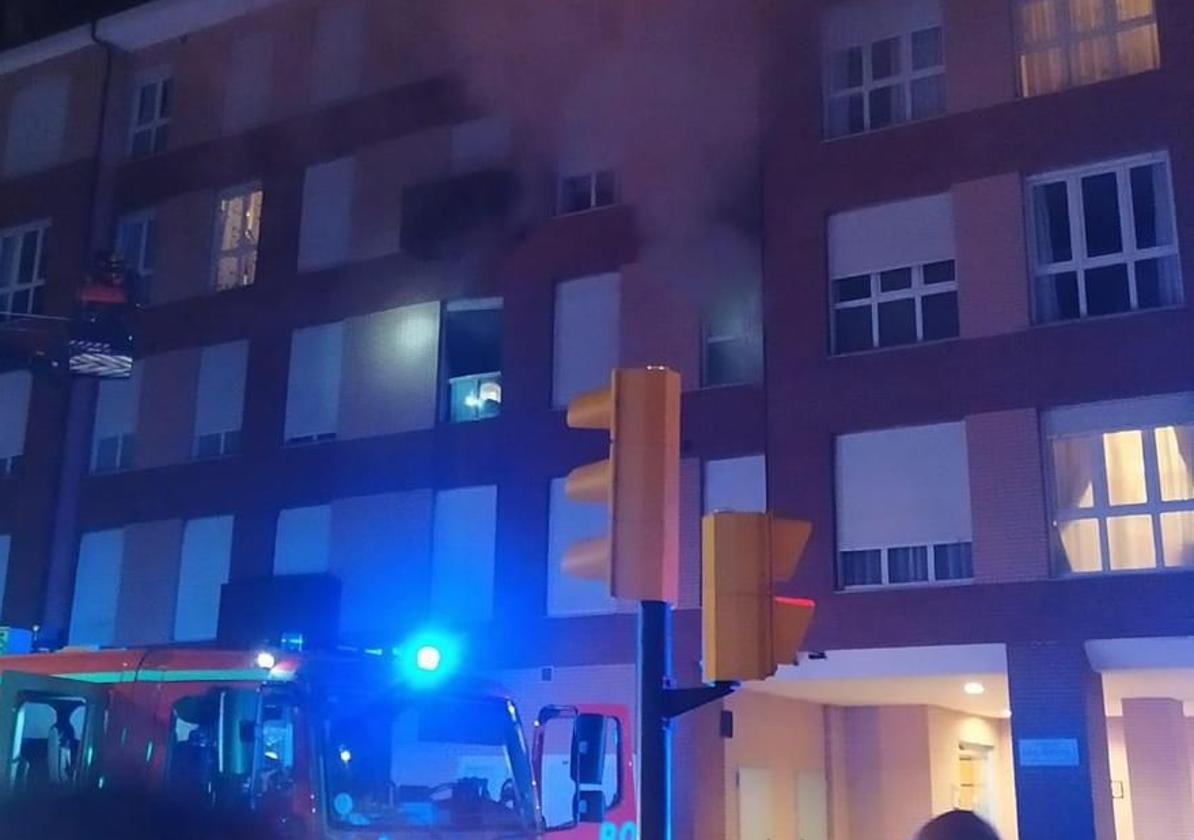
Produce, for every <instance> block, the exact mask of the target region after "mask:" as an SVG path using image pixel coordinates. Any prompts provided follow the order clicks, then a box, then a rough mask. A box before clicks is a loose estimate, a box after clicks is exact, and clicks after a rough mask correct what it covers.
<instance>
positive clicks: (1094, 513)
mask: <svg viewBox="0 0 1194 840" xmlns="http://www.w3.org/2000/svg"><path fill="white" fill-rule="evenodd" d="M1045 432H1046V448H1047V450H1048V455H1049V463H1050V467H1051V475H1052V481H1051V484H1052V491H1053V532H1054V550H1055V556H1056V560H1057V563H1056V567H1057V569H1058V571H1059V572H1060V573H1062V574H1068V573H1074V574H1082V573H1088V572H1101V571H1123V570H1131V569H1155V568H1187V567H1194V397H1192V395H1179V396H1176V397H1162V398H1154V399H1146V400H1131V401H1125V402H1122V403H1104V404H1096V405H1092V406H1078V407H1074V408H1070V409H1059V410H1057V411H1053V412H1050V413H1049V414H1048V415H1046V418H1045Z"/></svg>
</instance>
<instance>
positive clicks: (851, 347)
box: [833, 306, 875, 353]
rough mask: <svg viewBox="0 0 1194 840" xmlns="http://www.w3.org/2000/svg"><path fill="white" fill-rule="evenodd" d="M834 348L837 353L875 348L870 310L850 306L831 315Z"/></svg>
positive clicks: (867, 307) (864, 307) (863, 307)
mask: <svg viewBox="0 0 1194 840" xmlns="http://www.w3.org/2000/svg"><path fill="white" fill-rule="evenodd" d="M833 336H834V347H835V349H836V351H837V352H838V353H854V352H856V351H858V350H870V349H871V348H873V347H874V346H875V338H874V335H873V334H872V332H871V308H870V307H869V306H851V307H849V308H847V309H838V310H835V311H834V313H833Z"/></svg>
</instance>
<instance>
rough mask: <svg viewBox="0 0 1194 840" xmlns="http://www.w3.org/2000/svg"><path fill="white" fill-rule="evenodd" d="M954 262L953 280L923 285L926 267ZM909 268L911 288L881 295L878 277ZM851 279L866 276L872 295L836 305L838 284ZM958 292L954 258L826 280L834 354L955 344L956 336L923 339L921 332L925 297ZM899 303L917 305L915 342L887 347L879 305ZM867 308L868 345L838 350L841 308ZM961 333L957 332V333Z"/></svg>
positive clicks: (922, 331)
mask: <svg viewBox="0 0 1194 840" xmlns="http://www.w3.org/2000/svg"><path fill="white" fill-rule="evenodd" d="M946 262H950V263H953V266H954V279H953V280H951V281H950V282H948V283H925V279H924V276H925V266H929V265H937V264H938V263H946ZM907 269H910V270H911V271H912V285H911V286H909V287H908V288H907V289H896V290H895V291H891V292H884V291H882V288H881V286H880V278H881V277H882V275H884V274H886V273H887V272H889V271H904V270H907ZM854 277H868V278H870V284H871V294H870V296H869V297H866V298H859V299H858V300H847V301H842V302H841V303H838V302H837V300H836V299H835V298H836V296H837V283H838V281H840V280H849V279H851V278H854ZM957 291H958V261H957V260H956V259H953V258H951V259H948V260H933V261H932V262H928V263H921V264H918V265H911V266H909V265H900V266H892V267H890V268H883V269H879V270H877V271H870V272H867V273H866V274H845V275H842V276H841V277H833V278H832V279H830V281H829V301H830V306H831V307H832V309H831V311H830V315H829V331H830V335H831V340H832V342H833V344H832V347H833V355H835V356H844V355H850V354H853V353H867V352H870V351H873V350H895V349H898V348H900V347H912V346H914V345H916V344H924V343H926V341H928V342H929V343H933V344H935V343H937V342H940V341H954V340H955V339H957V338H958V337H959V336H948V337H945V338H934V339H925V337H924V335H925V330H924V299H925V298H926V297H933V296H934V295H939V294H946V293H949V292H954V293H955V294H957ZM899 300H913V301H915V304H916V341H913V342H908V343H906V344H888V345H883V344H880V343H879V305H880V304H882V303H890V302H892V301H899ZM863 307H869V308H870V310H871V346H870V347H864V348H862V349H859V350H848V351H846V350H839V349H838V346H837V345H838V341H837V313H838V312H839V311H840V310H843V309H862V308H863ZM960 332H961V330H960V329H959V333H960Z"/></svg>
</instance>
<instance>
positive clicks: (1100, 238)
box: [1082, 172, 1124, 257]
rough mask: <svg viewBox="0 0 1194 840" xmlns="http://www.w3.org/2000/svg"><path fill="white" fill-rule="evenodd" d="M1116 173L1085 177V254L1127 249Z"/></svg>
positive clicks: (1083, 180) (1083, 205) (1118, 251)
mask: <svg viewBox="0 0 1194 840" xmlns="http://www.w3.org/2000/svg"><path fill="white" fill-rule="evenodd" d="M1117 181H1118V179H1117V177H1116V175H1115V173H1114V172H1104V173H1103V174H1101V175H1090V176H1088V177H1086V178H1083V179H1082V217H1083V220H1084V221H1085V230H1086V255H1087V256H1088V257H1100V256H1105V255H1107V254H1118V253H1120V252H1121V251H1123V249H1124V243H1123V236H1122V235H1121V233H1120V226H1119V186H1118V183H1117Z"/></svg>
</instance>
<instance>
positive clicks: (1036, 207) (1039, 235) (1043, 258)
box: [1032, 181, 1074, 265]
mask: <svg viewBox="0 0 1194 840" xmlns="http://www.w3.org/2000/svg"><path fill="white" fill-rule="evenodd" d="M1032 203H1033V213H1034V215H1035V217H1036V249H1037V262H1038V263H1040V264H1041V265H1050V264H1052V263H1059V262H1069V261H1070V260H1072V259H1073V258H1074V249H1073V245H1072V241H1073V240H1072V238H1071V235H1070V200H1069V196H1068V194H1067V193H1066V185H1065V182H1064V181H1058V182H1055V183H1052V184H1041V185H1039V186H1036V187H1033V190H1032Z"/></svg>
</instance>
